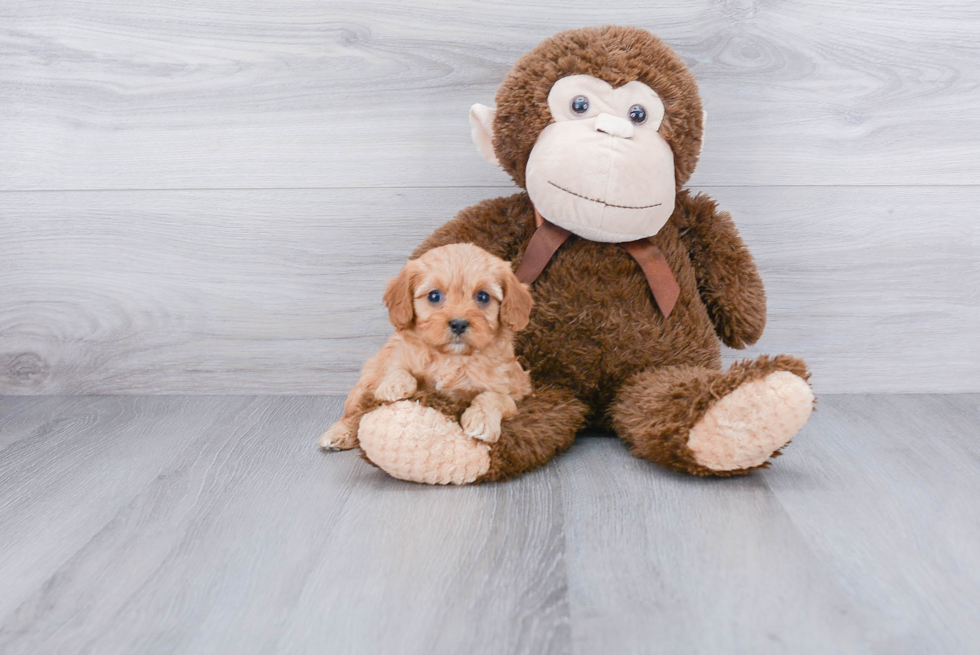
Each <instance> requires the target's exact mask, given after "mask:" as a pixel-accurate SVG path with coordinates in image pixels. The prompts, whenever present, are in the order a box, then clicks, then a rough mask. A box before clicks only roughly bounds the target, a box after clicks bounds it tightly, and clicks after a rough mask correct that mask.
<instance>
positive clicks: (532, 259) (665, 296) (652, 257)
mask: <svg viewBox="0 0 980 655" xmlns="http://www.w3.org/2000/svg"><path fill="white" fill-rule="evenodd" d="M534 218H535V220H536V221H537V224H538V229H537V230H535V232H534V234H533V235H532V236H531V241H530V242H528V244H527V250H525V251H524V258H523V259H521V264H520V266H518V267H517V279H519V280H520V281H521V282H523V283H524V284H531V283H532V282H534V281H535V280H536V279H538V276H539V275H541V271H543V270H544V268H545V266H547V265H548V262H550V261H551V258H552V257H553V256H554V254H555V252H556V251H557V250H558V248H560V247H561V244H563V243H565V242H566V241H567V240H568V237H570V236H572V233H571V232H569V231H568V230H566V229H565V228H563V227H560V226H558V225H555V224H554V223H551V222H549V221H547V220H546V219H545V218H544V217H543V216H541V214H539V213H538V210H537V209H535V210H534ZM619 246H620V247H621V248H623V249H624V250H625V251H626V252H628V253H629V254H630V256H631V257H633V259H635V260H636V263H637V264H639V265H640V268H641V269H643V274H644V275H645V276H646V278H647V284H649V285H650V291H652V292H653V299H654V300H656V301H657V307H659V308H660V311H661V312H662V313H663V315H664V318H667V317H668V316H670V312H671V310H673V309H674V305H675V304H676V303H677V298H678V297H679V296H680V294H681V288H680V286H678V284H677V280H676V279H674V274H673V273H672V272H671V270H670V264H668V263H667V258H666V257H664V254H663V253H662V252H661V251H660V248H658V247H657V246H655V245H653V243H651V242H650V239H637V240H636V241H627V242H625V243H620V244H619Z"/></svg>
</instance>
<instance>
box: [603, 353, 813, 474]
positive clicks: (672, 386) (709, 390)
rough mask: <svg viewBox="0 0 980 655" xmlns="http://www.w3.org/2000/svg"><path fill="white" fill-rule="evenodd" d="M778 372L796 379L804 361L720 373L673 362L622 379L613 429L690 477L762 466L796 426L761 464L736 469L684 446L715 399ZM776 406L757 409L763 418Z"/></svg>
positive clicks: (745, 364) (761, 362) (641, 453)
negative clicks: (692, 474) (675, 364)
mask: <svg viewBox="0 0 980 655" xmlns="http://www.w3.org/2000/svg"><path fill="white" fill-rule="evenodd" d="M781 371H785V372H789V373H791V374H793V375H794V376H798V377H797V379H799V380H801V381H805V380H806V379H808V378H809V373H807V370H806V365H805V364H804V363H803V362H802V361H801V360H799V359H796V358H794V357H789V356H788V355H779V356H777V357H772V358H770V357H766V356H762V357H760V358H759V359H756V360H745V361H741V362H738V363H737V364H734V365H733V366H732V367H731V368H730V369H729V370H728V371H725V372H723V371H720V370H717V369H710V368H705V367H701V366H672V367H667V368H662V369H657V370H647V371H643V372H641V373H638V374H636V375H635V376H633V377H632V378H631V379H630V380H629V381H628V382H627V383H626V385H625V386H624V387H623V389H622V391H621V392H620V394H619V396H618V397H617V399H616V403H615V404H614V405H613V406H612V408H611V411H610V413H611V415H612V417H613V428H614V429H615V430H616V433H617V434H618V435H619V436H620V437H621V438H622V439H623V440H624V441H625V442H626V443H628V444H629V445H630V448H631V452H632V453H633V454H634V455H636V456H637V457H642V458H644V459H649V460H651V461H654V462H657V463H658V464H662V465H664V466H667V467H669V468H673V469H680V470H683V471H687V472H689V473H694V474H695V475H722V476H724V475H734V474H741V473H746V472H748V471H751V470H754V469H757V468H766V467H768V465H769V464H768V462H766V461H765V460H766V459H767V458H768V456H772V457H776V456H778V455H779V450H778V449H779V448H781V447H782V446H784V445H785V444H786V443H787V442H788V441H789V439H790V438H791V437H792V436H793V434H795V430H794V431H793V433H791V434H789V435H788V436H787V437H786V439H785V440H784V441H783V443H781V444H779V445H778V446H775V447H774V448H773V449H771V450H770V452H769V454H767V457H766V458H763V461H762V462H760V463H757V464H752V465H749V466H741V467H738V466H736V467H730V466H728V465H727V464H723V465H721V466H718V467H717V468H709V467H708V466H707V465H706V464H708V463H711V464H716V463H717V461H718V460H717V459H716V458H712V459H711V460H710V462H709V461H705V460H699V459H698V458H697V456H696V454H695V453H694V452H692V450H691V448H690V447H689V445H688V437H689V436H690V432H691V430H692V429H694V428H695V427H696V426H698V425H700V423H701V421H702V419H703V418H704V417H705V415H706V414H707V413H708V412H709V411H710V410H711V409H712V408H713V407H714V406H715V405H716V403H718V402H719V401H720V400H722V399H724V398H726V397H727V396H728V395H729V394H732V393H733V392H735V391H736V390H738V389H740V388H741V387H742V386H743V385H746V384H747V383H754V382H758V381H762V380H765V379H766V378H767V376H769V375H771V374H773V373H776V372H781ZM807 388H809V387H807ZM812 402H813V396H812V394H810V395H809V396H808V397H807V398H806V399H805V408H806V409H807V413H809V408H810V406H811V405H812ZM792 408H793V410H795V409H797V404H795V403H794V404H793V405H792ZM751 409H756V406H755V405H754V404H753V405H751ZM781 409H782V407H781V406H772V407H762V408H759V410H760V413H761V414H763V422H765V421H766V419H767V418H769V417H770V416H771V413H773V412H776V413H777V416H778V415H779V414H780V413H781ZM767 410H768V411H767ZM797 429H799V427H797ZM732 459H733V460H734V459H736V457H732Z"/></svg>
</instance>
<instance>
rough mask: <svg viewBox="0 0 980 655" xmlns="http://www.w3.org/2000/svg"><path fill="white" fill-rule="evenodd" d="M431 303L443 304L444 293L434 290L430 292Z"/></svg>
mask: <svg viewBox="0 0 980 655" xmlns="http://www.w3.org/2000/svg"><path fill="white" fill-rule="evenodd" d="M429 302H431V303H432V304H433V305H435V304H437V303H439V302H442V293H440V292H439V290H438V289H433V290H432V291H430V292H429Z"/></svg>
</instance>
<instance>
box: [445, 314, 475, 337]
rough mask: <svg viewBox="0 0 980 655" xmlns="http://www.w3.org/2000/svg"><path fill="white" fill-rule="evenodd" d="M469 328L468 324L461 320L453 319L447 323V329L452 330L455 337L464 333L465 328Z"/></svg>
mask: <svg viewBox="0 0 980 655" xmlns="http://www.w3.org/2000/svg"><path fill="white" fill-rule="evenodd" d="M469 326H470V322H469V321H464V320H463V319H461V318H454V319H453V320H451V321H449V329H450V330H452V331H453V334H455V335H456V336H457V337H458V336H459V335H461V334H463V333H464V332H466V328H468V327H469Z"/></svg>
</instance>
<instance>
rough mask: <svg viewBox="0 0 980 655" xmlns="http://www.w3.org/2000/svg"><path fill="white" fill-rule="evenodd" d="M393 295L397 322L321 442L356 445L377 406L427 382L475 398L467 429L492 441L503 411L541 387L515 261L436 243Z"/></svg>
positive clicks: (389, 301) (411, 265) (389, 297)
mask: <svg viewBox="0 0 980 655" xmlns="http://www.w3.org/2000/svg"><path fill="white" fill-rule="evenodd" d="M384 302H385V305H387V307H388V316H389V318H390V319H391V322H392V324H393V325H394V326H395V328H396V330H397V331H396V332H395V334H393V335H392V336H391V338H389V339H388V342H387V343H386V344H385V345H384V346H383V347H382V348H381V350H380V351H379V352H378V354H377V355H375V356H374V357H372V358H371V359H369V360H368V361H367V363H366V364H365V365H364V368H363V370H362V371H361V377H360V379H359V380H358V382H357V384H356V385H355V386H354V388H353V389H352V390H351V392H350V395H348V396H347V401H346V402H345V403H344V414H343V416H342V417H341V419H340V420H339V421H337V422H336V423H334V424H333V425H332V426H330V429H328V430H327V431H326V432H325V433H324V434H323V436H322V437H320V447H321V448H326V449H332V450H346V449H349V448H353V447H355V446H356V445H357V427H358V423H359V422H360V419H361V416H362V415H363V414H364V412H365V411H366V410H367V409H369V408H370V407H372V406H373V404H374V403H376V401H382V402H394V401H396V400H403V399H405V398H409V397H410V396H412V394H414V393H415V392H416V391H417V390H419V389H423V390H434V391H436V392H438V393H440V394H444V395H446V396H449V397H450V398H452V399H453V400H460V401H464V402H469V403H470V404H469V407H468V408H467V409H466V411H465V412H463V415H462V417H461V419H460V425H461V427H462V428H463V431H464V432H465V433H466V434H467V435H469V436H471V437H474V438H476V439H481V440H483V441H487V442H490V443H493V442H495V441H496V440H497V439H498V438H500V421H501V420H502V419H504V418H507V417H509V416H513V415H515V414H516V413H517V406H516V401H518V400H520V399H521V398H523V397H524V396H526V395H528V394H529V393H530V392H531V381H530V376H529V375H528V373H527V371H525V370H524V369H522V368H521V365H520V364H519V363H518V362H517V358H516V357H515V355H514V346H513V335H514V333H515V332H518V331H520V330H521V329H523V328H524V326H526V325H527V322H528V318H529V315H530V313H531V306H532V304H533V301H532V300H531V294H530V292H529V291H528V289H527V286H526V285H524V284H522V283H521V282H520V281H519V280H518V279H517V277H516V276H515V275H514V273H513V271H512V270H511V267H510V264H509V263H508V262H505V261H504V260H502V259H499V258H497V257H494V256H493V255H491V254H490V253H488V252H486V251H485V250H483V249H482V248H479V247H477V246H474V245H472V244H468V243H461V244H453V245H448V246H442V247H441V248H434V249H433V250H429V251H428V252H426V253H425V254H424V255H422V256H421V257H419V258H418V259H413V260H410V261H409V262H408V263H407V264H405V267H404V268H403V269H402V270H401V272H400V273H399V274H398V276H397V277H396V278H395V279H393V280H391V281H390V282H389V283H388V288H387V290H386V291H385V294H384Z"/></svg>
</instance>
